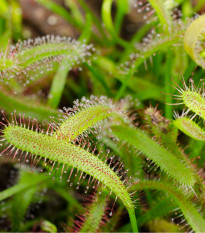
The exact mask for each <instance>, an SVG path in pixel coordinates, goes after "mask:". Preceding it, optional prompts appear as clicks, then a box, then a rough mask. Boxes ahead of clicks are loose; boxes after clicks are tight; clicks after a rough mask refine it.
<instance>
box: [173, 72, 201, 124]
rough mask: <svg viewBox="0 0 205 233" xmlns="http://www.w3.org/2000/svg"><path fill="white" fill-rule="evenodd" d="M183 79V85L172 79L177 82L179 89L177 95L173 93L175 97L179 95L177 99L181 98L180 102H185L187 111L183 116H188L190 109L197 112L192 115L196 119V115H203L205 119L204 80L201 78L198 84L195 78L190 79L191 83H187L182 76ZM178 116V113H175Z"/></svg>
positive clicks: (176, 86) (176, 87)
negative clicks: (197, 84)
mask: <svg viewBox="0 0 205 233" xmlns="http://www.w3.org/2000/svg"><path fill="white" fill-rule="evenodd" d="M180 80H181V81H182V87H181V86H180V85H179V84H178V83H177V82H176V81H175V80H173V79H172V81H173V83H174V84H175V86H173V87H175V89H176V90H177V91H178V94H177V95H173V97H175V98H176V97H177V98H176V99H178V100H180V101H181V102H180V103H179V104H184V105H185V106H186V108H188V110H187V111H183V113H182V116H187V114H188V113H189V111H192V112H194V113H195V114H194V115H193V116H192V117H191V119H194V117H195V116H199V117H201V118H202V119H203V120H205V98H204V96H205V91H204V81H203V79H202V80H200V82H201V83H199V86H196V85H195V83H194V80H193V79H192V78H191V79H190V80H189V85H187V84H186V82H185V80H184V78H183V77H182V78H180ZM175 115H176V117H178V113H176V114H175Z"/></svg>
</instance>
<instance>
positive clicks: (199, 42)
mask: <svg viewBox="0 0 205 233" xmlns="http://www.w3.org/2000/svg"><path fill="white" fill-rule="evenodd" d="M204 25H205V14H204V15H201V16H199V17H198V18H196V19H195V20H194V21H193V22H192V23H191V24H190V26H189V27H188V28H187V31H186V33H185V37H184V47H185V50H186V52H187V53H188V54H189V55H190V56H191V58H192V59H193V60H194V61H195V62H196V63H197V64H198V65H200V66H201V67H202V68H205V57H204V56H203V53H204V51H205V47H204V41H205V26H204Z"/></svg>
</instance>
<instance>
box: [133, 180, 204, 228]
mask: <svg viewBox="0 0 205 233" xmlns="http://www.w3.org/2000/svg"><path fill="white" fill-rule="evenodd" d="M146 189H156V190H160V191H163V192H165V193H168V195H170V196H171V197H172V198H173V200H174V201H175V202H176V204H177V205H178V206H179V207H180V209H181V211H182V213H183V215H184V217H185V219H186V220H187V222H188V223H189V225H190V226H191V227H192V229H193V230H194V231H195V232H204V229H205V220H204V219H203V218H202V216H201V215H200V214H199V213H198V211H197V210H196V208H195V207H194V205H193V204H192V203H191V202H190V201H189V200H188V199H187V198H186V196H184V194H183V193H182V192H181V191H180V190H179V189H178V188H176V187H175V186H172V185H171V184H166V183H164V182H160V181H140V182H139V183H136V184H134V185H133V186H132V187H131V188H130V190H131V191H136V190H137V191H138V190H146Z"/></svg>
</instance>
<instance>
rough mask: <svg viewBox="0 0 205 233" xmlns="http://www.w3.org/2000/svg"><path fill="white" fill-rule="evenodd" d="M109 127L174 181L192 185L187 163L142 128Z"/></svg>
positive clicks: (190, 172)
mask: <svg viewBox="0 0 205 233" xmlns="http://www.w3.org/2000/svg"><path fill="white" fill-rule="evenodd" d="M111 129H112V132H113V134H114V135H115V136H116V137H118V138H119V139H121V140H124V141H126V142H128V143H130V144H131V145H133V146H135V147H136V148H137V149H138V150H140V151H141V152H143V153H144V154H145V155H146V156H147V157H148V158H149V159H151V160H153V161H154V162H155V163H156V164H157V165H158V166H160V168H161V169H162V170H164V171H165V172H166V173H167V174H168V175H170V176H171V177H172V178H174V179H175V180H176V181H178V182H180V183H181V184H184V185H187V186H193V185H194V183H195V176H194V175H193V174H192V171H191V170H190V168H189V167H188V165H185V164H183V162H182V161H180V160H179V159H177V158H176V157H175V156H174V155H173V154H172V153H171V152H170V151H168V150H166V149H165V148H164V147H162V146H161V145H160V144H158V143H157V142H155V141H154V140H153V139H151V138H150V137H149V136H147V135H146V133H145V132H144V131H143V130H141V129H138V128H132V127H129V126H127V125H124V126H120V125H115V126H111Z"/></svg>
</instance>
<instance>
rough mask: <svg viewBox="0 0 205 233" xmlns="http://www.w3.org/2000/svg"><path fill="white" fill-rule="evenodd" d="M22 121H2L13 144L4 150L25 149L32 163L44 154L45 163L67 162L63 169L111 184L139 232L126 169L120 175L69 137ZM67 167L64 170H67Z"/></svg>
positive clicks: (107, 184)
mask: <svg viewBox="0 0 205 233" xmlns="http://www.w3.org/2000/svg"><path fill="white" fill-rule="evenodd" d="M14 118H15V117H14ZM15 119H16V118H15ZM21 122H22V121H21V120H20V122H19V124H16V123H15V122H14V123H9V124H8V125H7V126H6V125H4V124H3V123H2V124H3V125H4V126H5V128H4V129H3V130H2V133H3V135H2V137H3V141H4V140H5V141H6V142H7V143H9V146H8V147H7V148H6V149H4V150H3V151H2V153H5V152H6V151H7V153H8V154H9V155H11V153H13V156H14V157H17V156H18V152H20V151H21V152H25V153H26V155H25V159H24V160H26V161H27V162H28V161H29V160H30V161H31V166H33V165H35V164H36V161H38V162H39V161H40V160H39V158H40V159H41V158H44V163H48V160H49V161H50V162H51V161H53V162H52V163H53V166H52V169H53V167H54V166H55V163H56V162H57V163H58V164H63V169H64V166H69V167H71V168H77V170H79V171H81V172H82V173H81V176H82V174H83V173H86V174H88V175H90V176H92V177H93V178H94V179H96V180H98V181H99V182H101V183H102V184H103V185H104V186H106V187H107V188H109V189H110V191H111V192H113V193H114V194H115V195H116V197H117V198H119V199H120V200H121V201H122V202H123V204H124V205H125V207H126V208H127V210H128V212H129V215H130V220H131V224H132V227H133V231H134V232H137V223H136V218H135V212H134V205H133V202H132V200H131V197H130V195H129V193H128V192H127V187H126V186H125V185H124V182H125V181H124V182H123V181H122V180H121V179H122V178H123V177H124V175H125V174H126V172H122V174H121V175H120V174H118V175H119V176H118V175H117V174H116V173H115V172H114V171H113V170H112V169H111V168H110V167H109V165H107V164H106V163H105V162H103V161H102V160H101V159H99V158H98V157H97V156H93V154H92V153H90V152H89V151H87V150H84V149H83V148H81V147H80V146H77V145H75V144H72V143H69V142H66V141H65V140H59V139H58V138H56V137H52V136H51V135H49V132H48V131H47V132H46V133H45V134H43V133H42V131H41V130H40V129H39V126H36V131H33V130H30V129H29V127H30V126H29V125H28V127H25V124H23V125H21ZM34 123H36V121H35V122H32V126H31V127H32V128H33V127H34ZM51 134H52V133H51ZM10 147H13V149H12V150H11V151H10V152H8V149H9V148H10ZM21 156H22V153H21ZM38 156H39V158H38ZM107 159H108V158H106V161H107ZM38 162H37V163H38ZM63 169H62V174H63V172H64V171H63ZM71 174H72V173H71ZM61 179H62V177H61ZM69 181H70V180H69V179H68V182H69Z"/></svg>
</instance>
